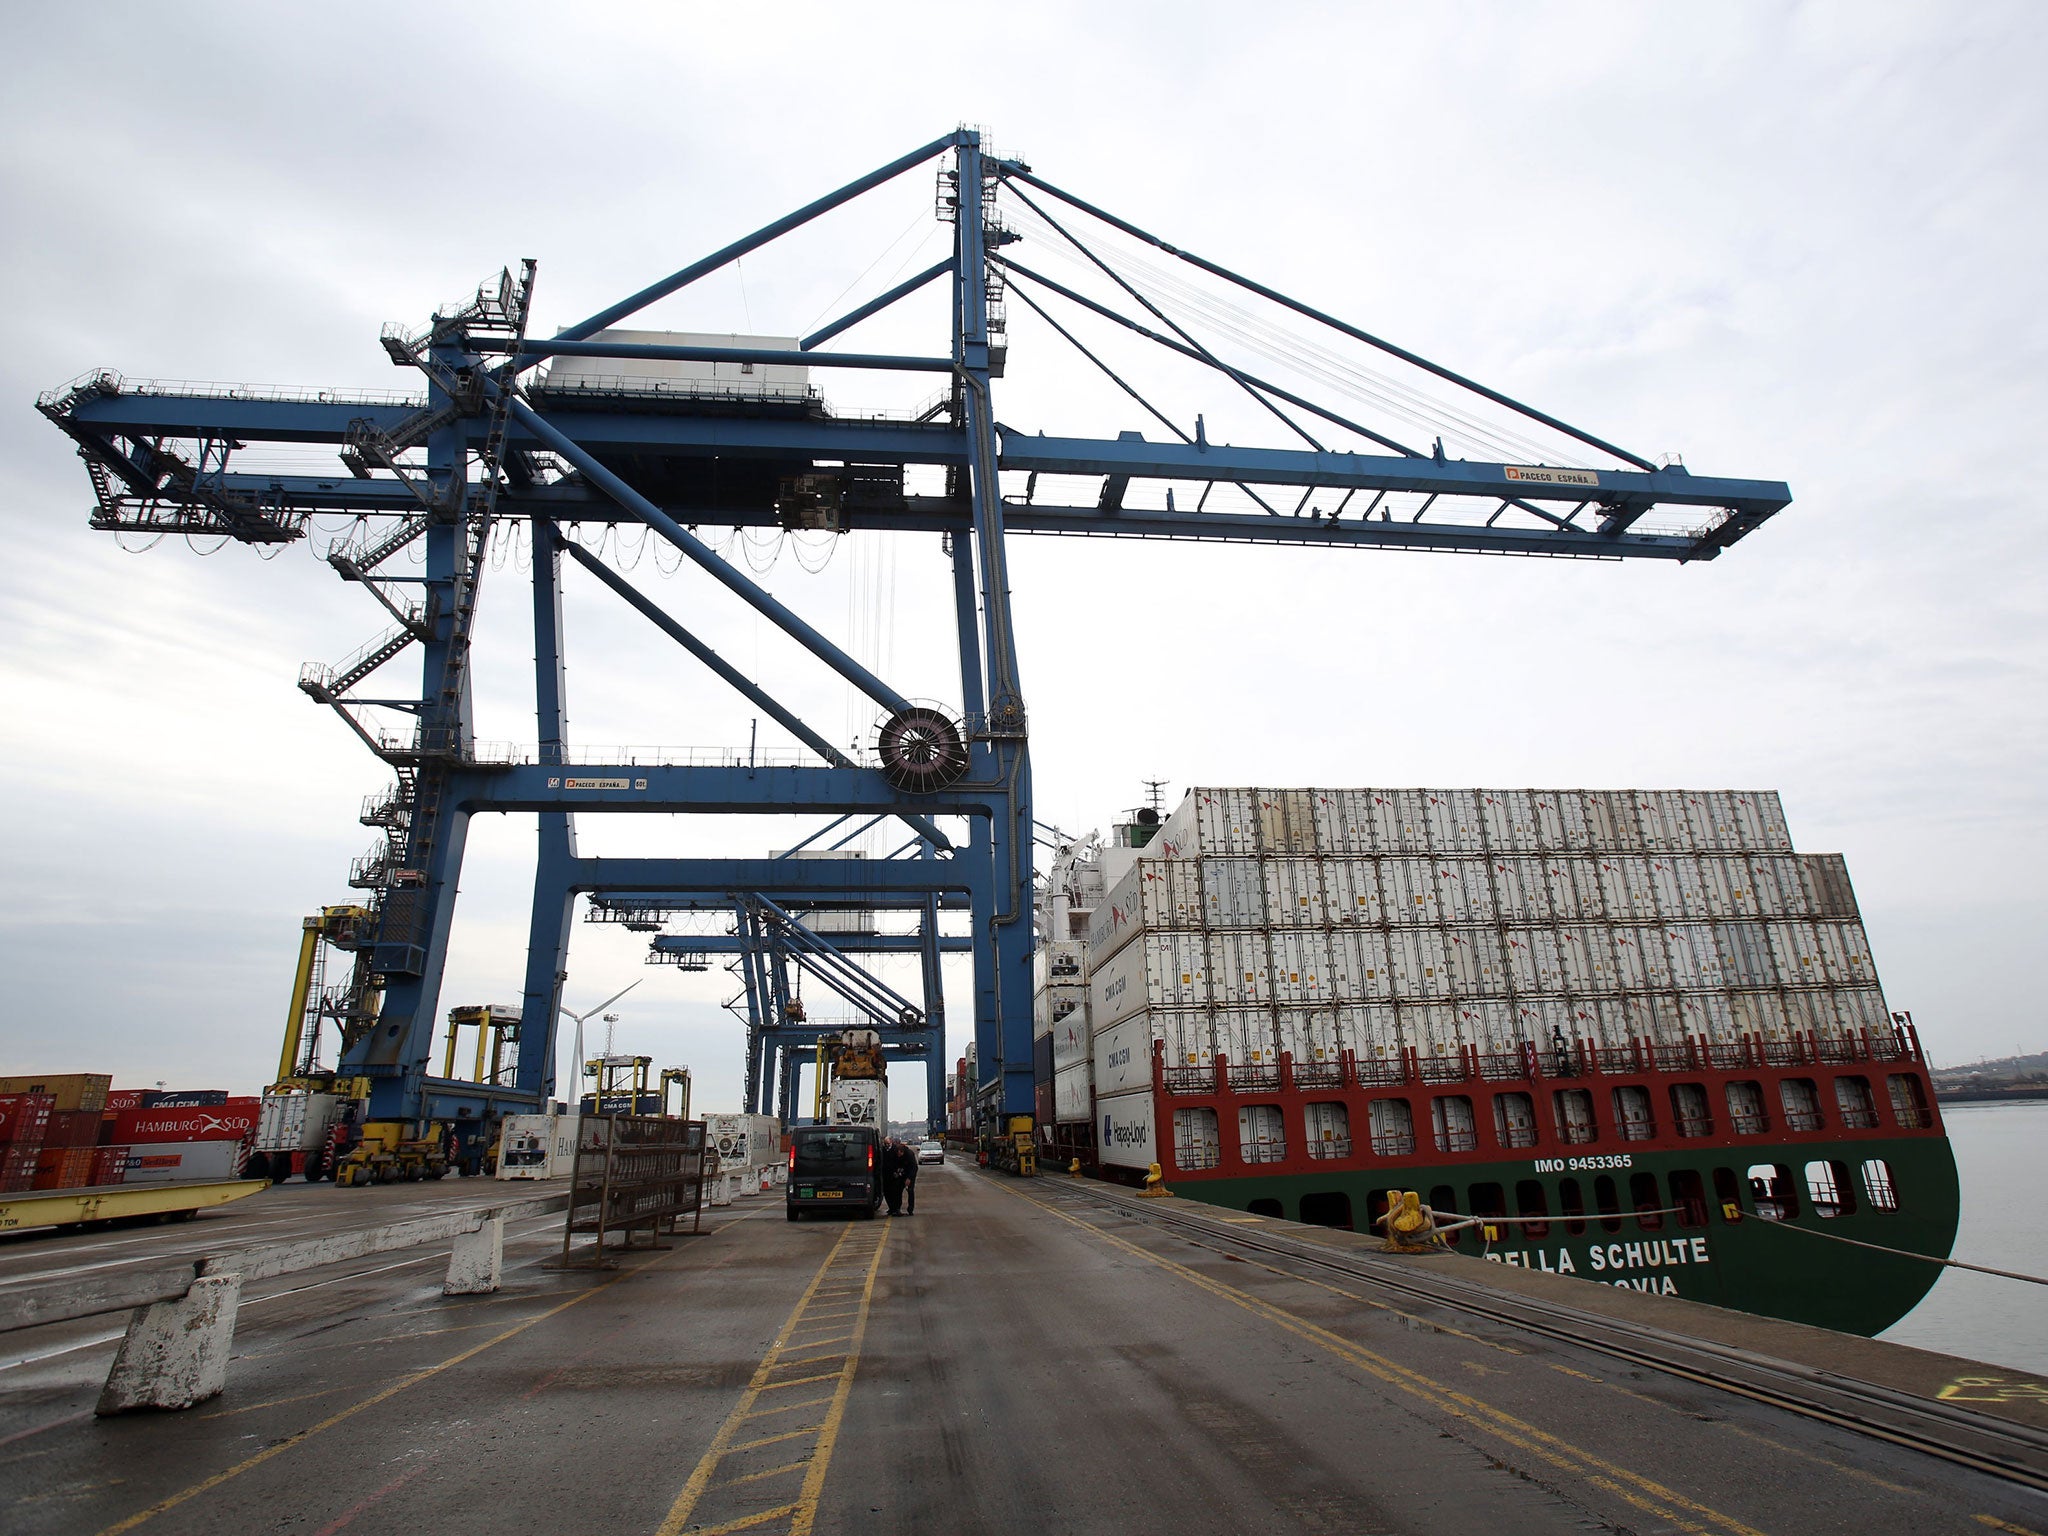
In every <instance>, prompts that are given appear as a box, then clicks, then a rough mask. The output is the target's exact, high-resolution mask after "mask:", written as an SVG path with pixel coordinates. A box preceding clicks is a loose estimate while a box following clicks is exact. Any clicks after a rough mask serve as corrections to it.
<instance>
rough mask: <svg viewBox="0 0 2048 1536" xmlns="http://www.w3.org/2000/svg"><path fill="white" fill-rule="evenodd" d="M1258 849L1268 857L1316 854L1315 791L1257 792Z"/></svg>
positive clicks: (1276, 790)
mask: <svg viewBox="0 0 2048 1536" xmlns="http://www.w3.org/2000/svg"><path fill="white" fill-rule="evenodd" d="M1258 812H1259V849H1260V851H1261V852H1262V853H1264V854H1266V855H1267V856H1268V857H1269V858H1270V857H1273V856H1275V855H1280V854H1297V855H1299V854H1311V855H1312V854H1314V853H1315V851H1316V823H1315V798H1314V793H1313V792H1312V791H1310V790H1306V789H1262V790H1260V791H1258Z"/></svg>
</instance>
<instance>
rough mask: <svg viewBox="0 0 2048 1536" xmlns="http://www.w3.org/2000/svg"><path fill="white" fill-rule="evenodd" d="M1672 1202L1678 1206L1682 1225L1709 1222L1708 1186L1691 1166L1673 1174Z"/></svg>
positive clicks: (1695, 1225)
mask: <svg viewBox="0 0 2048 1536" xmlns="http://www.w3.org/2000/svg"><path fill="white" fill-rule="evenodd" d="M1671 1203H1672V1204H1673V1205H1675V1206H1677V1207H1678V1224H1679V1225H1680V1226H1681V1227H1704V1226H1705V1225H1706V1224H1707V1187H1706V1185H1705V1184H1704V1183H1702V1182H1701V1180H1700V1176H1699V1175H1698V1174H1697V1173H1695V1172H1693V1171H1692V1170H1691V1169H1690V1168H1681V1169H1680V1170H1679V1171H1678V1172H1676V1173H1674V1174H1672V1175H1671Z"/></svg>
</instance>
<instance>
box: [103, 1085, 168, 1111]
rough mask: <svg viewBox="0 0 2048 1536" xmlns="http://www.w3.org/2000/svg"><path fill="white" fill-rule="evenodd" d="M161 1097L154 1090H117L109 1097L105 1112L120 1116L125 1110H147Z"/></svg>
mask: <svg viewBox="0 0 2048 1536" xmlns="http://www.w3.org/2000/svg"><path fill="white" fill-rule="evenodd" d="M161 1097H162V1095H161V1094H160V1093H159V1092H158V1091H157V1090H156V1089H154V1088H116V1089H115V1090H114V1091H113V1092H112V1093H110V1094H108V1095H107V1104H106V1111H105V1112H106V1113H107V1114H109V1115H118V1114H119V1113H120V1112H121V1111H122V1110H124V1109H147V1108H149V1106H150V1105H152V1104H154V1103H155V1102H156V1101H157V1100H158V1099H159V1098H161Z"/></svg>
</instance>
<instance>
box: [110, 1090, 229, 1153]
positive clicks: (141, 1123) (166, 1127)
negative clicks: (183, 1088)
mask: <svg viewBox="0 0 2048 1536" xmlns="http://www.w3.org/2000/svg"><path fill="white" fill-rule="evenodd" d="M256 1109H257V1101H256V1100H255V1099H230V1100H228V1102H227V1103H225V1104H200V1105H195V1106H193V1107H192V1108H189V1109H131V1110H128V1111H126V1112H124V1113H122V1114H119V1115H116V1116H115V1117H114V1131H113V1134H112V1135H111V1136H110V1137H108V1140H109V1142H131V1143H132V1142H139V1141H240V1140H241V1139H242V1138H243V1137H244V1136H251V1135H254V1134H255V1131H256Z"/></svg>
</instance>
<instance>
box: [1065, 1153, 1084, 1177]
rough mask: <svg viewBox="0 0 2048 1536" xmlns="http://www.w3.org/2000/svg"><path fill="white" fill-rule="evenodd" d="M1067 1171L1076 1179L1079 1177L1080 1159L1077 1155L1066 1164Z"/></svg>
mask: <svg viewBox="0 0 2048 1536" xmlns="http://www.w3.org/2000/svg"><path fill="white" fill-rule="evenodd" d="M1067 1172H1069V1173H1071V1174H1072V1175H1073V1176H1074V1177H1075V1178H1077V1179H1078V1178H1079V1177H1081V1159H1079V1158H1078V1157H1077V1158H1075V1159H1073V1160H1072V1161H1071V1162H1069V1163H1068V1164H1067Z"/></svg>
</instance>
